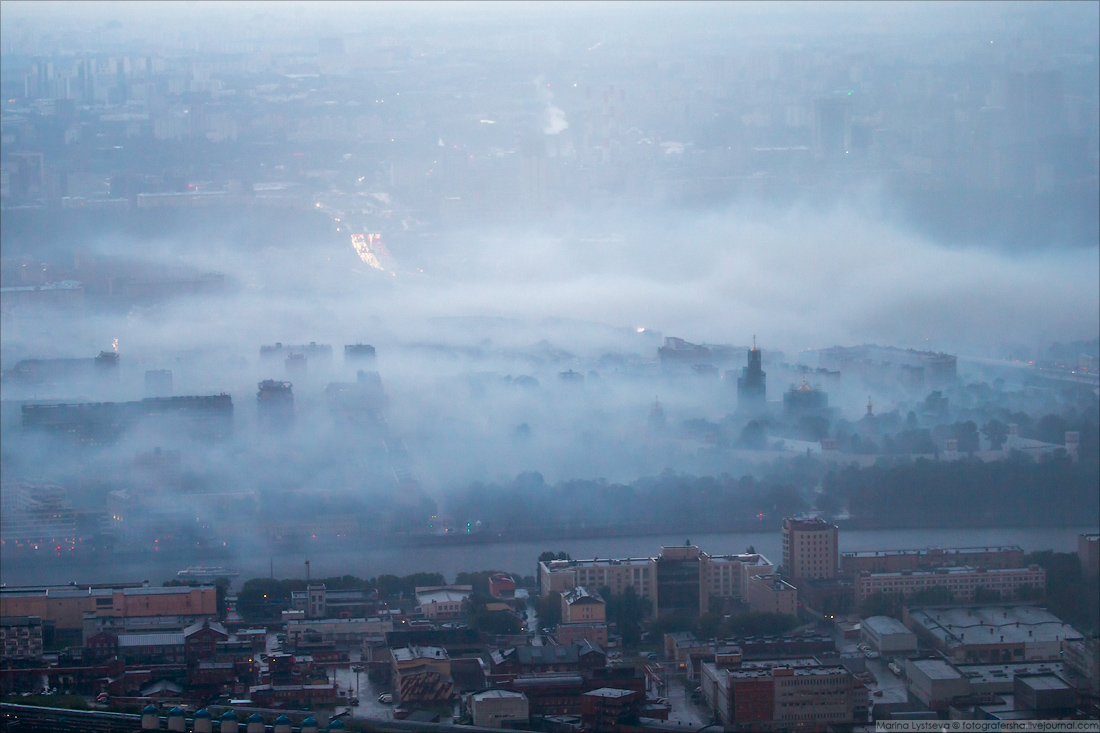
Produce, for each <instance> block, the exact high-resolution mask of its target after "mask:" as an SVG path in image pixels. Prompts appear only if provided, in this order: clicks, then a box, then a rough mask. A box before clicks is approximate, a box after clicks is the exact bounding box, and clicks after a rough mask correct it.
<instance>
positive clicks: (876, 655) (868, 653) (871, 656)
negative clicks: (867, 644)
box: [863, 650, 882, 659]
mask: <svg viewBox="0 0 1100 733" xmlns="http://www.w3.org/2000/svg"><path fill="white" fill-rule="evenodd" d="M863 656H865V657H867V658H868V659H878V658H879V657H881V656H882V655H881V654H879V653H878V652H873V651H870V650H867V651H865V652H863Z"/></svg>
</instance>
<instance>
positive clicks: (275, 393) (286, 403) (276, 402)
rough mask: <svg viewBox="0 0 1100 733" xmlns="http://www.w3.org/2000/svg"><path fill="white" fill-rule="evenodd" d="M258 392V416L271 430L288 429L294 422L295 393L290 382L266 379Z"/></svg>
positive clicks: (260, 384) (261, 383)
mask: <svg viewBox="0 0 1100 733" xmlns="http://www.w3.org/2000/svg"><path fill="white" fill-rule="evenodd" d="M258 387H259V391H257V392H256V415H257V417H258V418H259V420H260V423H261V424H262V425H264V426H265V427H267V428H269V429H274V430H283V429H286V428H287V427H288V426H289V425H290V423H291V422H293V420H294V391H293V385H292V384H291V383H290V382H279V381H277V380H274V379H265V380H264V381H262V382H260V383H259V385H258Z"/></svg>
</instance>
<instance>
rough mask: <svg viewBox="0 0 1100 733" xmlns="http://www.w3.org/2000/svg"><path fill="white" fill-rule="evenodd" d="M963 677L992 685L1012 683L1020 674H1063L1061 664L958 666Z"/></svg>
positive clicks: (1023, 663)
mask: <svg viewBox="0 0 1100 733" xmlns="http://www.w3.org/2000/svg"><path fill="white" fill-rule="evenodd" d="M955 669H957V670H959V672H960V673H961V674H962V676H963V677H967V678H969V679H970V681H971V682H973V683H975V684H978V683H992V682H1007V681H1011V680H1012V679H1013V678H1014V677H1015V676H1016V675H1018V674H1043V673H1045V672H1049V673H1051V674H1062V672H1063V671H1064V670H1065V668H1064V666H1063V665H1062V663H1061V662H1009V663H1008V664H956V665H955Z"/></svg>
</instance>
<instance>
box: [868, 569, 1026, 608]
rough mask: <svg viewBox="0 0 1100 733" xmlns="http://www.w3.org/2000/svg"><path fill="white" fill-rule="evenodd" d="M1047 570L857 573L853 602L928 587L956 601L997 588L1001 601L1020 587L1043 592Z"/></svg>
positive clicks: (1014, 594) (1015, 594)
mask: <svg viewBox="0 0 1100 733" xmlns="http://www.w3.org/2000/svg"><path fill="white" fill-rule="evenodd" d="M1046 578H1047V573H1046V571H1045V570H1043V569H1042V568H1041V567H1039V566H1038V565H1030V566H1028V567H1026V568H1009V569H1003V570H989V569H986V568H971V567H962V568H937V569H936V570H925V571H920V570H918V571H908V570H903V571H901V572H900V573H867V572H864V573H860V574H859V575H858V576H856V578H855V588H856V602H857V603H863V601H865V600H866V599H868V598H870V597H871V596H873V595H875V594H876V593H899V594H901V595H910V594H912V593H915V592H917V591H921V590H927V589H929V588H943V589H945V590H948V591H950V592H951V593H952V594H953V595H954V598H955V600H957V601H972V600H975V596H976V595H977V593H978V591H979V590H985V591H996V592H997V593H999V594H1000V597H1001V598H1002V599H1004V600H1012V599H1013V598H1016V597H1017V595H1018V594H1019V592H1020V590H1021V589H1025V588H1026V589H1029V590H1030V589H1035V590H1038V591H1042V589H1043V588H1045V587H1046Z"/></svg>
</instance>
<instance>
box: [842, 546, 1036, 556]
mask: <svg viewBox="0 0 1100 733" xmlns="http://www.w3.org/2000/svg"><path fill="white" fill-rule="evenodd" d="M979 552H987V553H988V552H1023V548H1021V547H1020V546H1019V545H1003V546H998V547H947V548H944V547H925V548H923V549H920V550H856V551H854V552H842V553H840V554H841V556H842V557H892V556H896V555H967V554H976V553H979Z"/></svg>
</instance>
